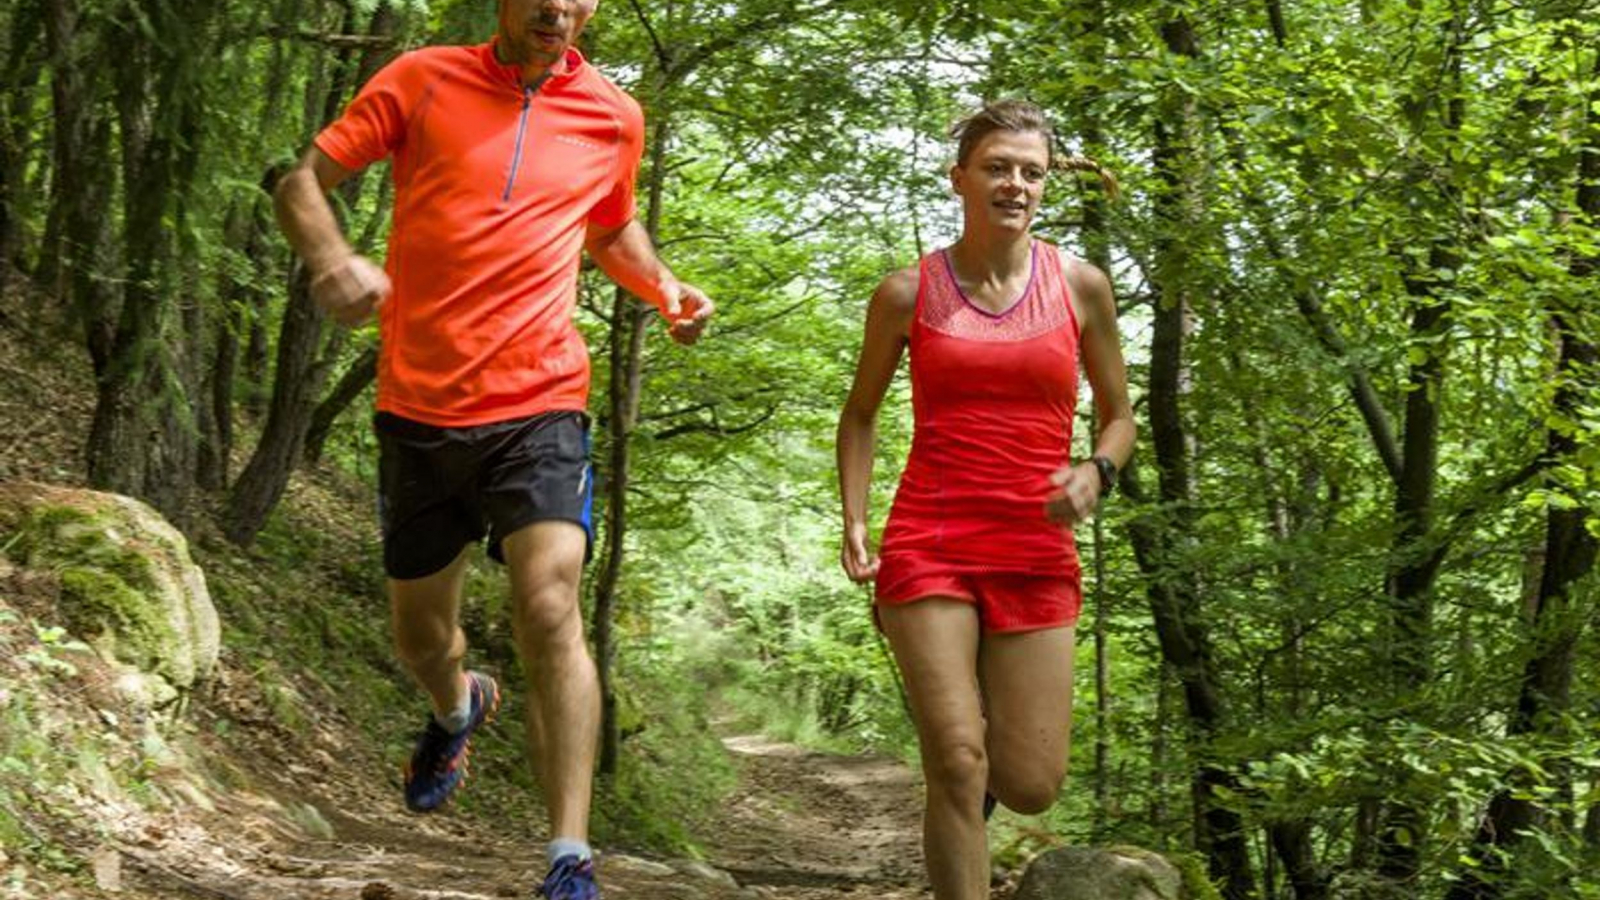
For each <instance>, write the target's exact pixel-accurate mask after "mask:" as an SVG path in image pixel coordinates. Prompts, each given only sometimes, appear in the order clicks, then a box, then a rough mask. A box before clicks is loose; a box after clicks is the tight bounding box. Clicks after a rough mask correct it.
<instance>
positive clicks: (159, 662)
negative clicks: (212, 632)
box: [61, 566, 178, 678]
mask: <svg viewBox="0 0 1600 900" xmlns="http://www.w3.org/2000/svg"><path fill="white" fill-rule="evenodd" d="M61 614H62V616H63V618H64V619H65V623H64V624H65V625H66V626H67V630H69V631H71V632H72V633H74V634H77V635H80V636H94V635H96V634H98V633H100V632H102V631H104V630H105V629H106V628H107V627H108V626H109V627H110V629H111V631H112V632H113V633H114V634H115V635H116V641H117V644H116V648H115V655H116V656H117V658H118V659H120V660H122V661H123V662H127V663H131V664H133V665H135V666H137V667H139V669H140V670H142V671H145V672H155V673H158V674H161V675H164V676H166V677H168V678H174V677H176V673H175V672H173V671H172V670H171V668H172V667H171V665H170V661H169V660H168V659H167V656H166V653H167V649H168V648H170V647H172V646H174V645H175V644H176V643H177V641H178V632H177V630H176V629H174V628H173V627H172V623H171V622H170V621H168V620H167V617H166V616H165V615H164V614H163V613H162V612H161V610H159V609H157V608H155V607H154V606H152V605H151V604H150V602H149V601H148V600H147V599H146V598H145V596H144V595H143V594H142V593H140V592H139V591H138V590H135V589H134V588H133V586H131V585H129V584H128V583H127V582H126V581H124V580H122V578H120V577H119V576H117V575H116V574H113V573H111V572H107V571H105V570H103V569H92V568H88V567H84V566H71V567H68V568H65V569H62V570H61Z"/></svg>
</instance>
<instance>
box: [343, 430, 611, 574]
mask: <svg viewBox="0 0 1600 900" xmlns="http://www.w3.org/2000/svg"><path fill="white" fill-rule="evenodd" d="M373 430H374V431H376V432H377V434H378V518H379V520H380V522H381V523H382V527H383V567H384V571H385V572H387V573H388V575H389V577H390V578H398V579H411V578H421V577H423V576H425V575H432V574H433V573H435V572H437V571H439V570H440V569H443V568H444V567H445V566H447V565H449V564H450V561H451V560H453V559H455V558H456V556H457V555H458V554H459V553H460V552H461V548H462V547H464V546H466V545H467V544H469V543H473V542H476V541H479V540H482V539H483V537H484V535H485V534H487V535H488V537H489V555H490V556H491V557H493V558H494V559H496V560H498V561H500V562H505V556H504V555H503V554H502V552H501V549H500V542H501V541H502V540H504V539H505V537H506V535H508V534H511V533H512V532H514V531H516V530H517V529H519V528H522V527H524V526H526V525H528V524H530V523H533V522H541V521H551V520H555V521H569V522H574V523H576V524H578V525H581V526H582V527H583V530H584V533H585V535H587V537H588V539H589V549H590V550H591V551H592V549H593V545H594V527H593V524H592V520H591V511H592V499H593V470H592V469H591V467H590V465H589V418H588V416H586V415H584V414H583V413H581V412H570V411H560V412H549V413H541V414H539V415H536V416H532V417H530V418H526V419H516V420H513V421H509V422H494V423H492V424H489V425H475V426H472V427H469V428H440V427H438V426H435V425H425V424H423V423H421V422H415V421H412V420H410V419H405V418H401V417H400V416H397V415H394V414H393V413H386V412H380V413H378V414H377V416H376V417H374V419H373Z"/></svg>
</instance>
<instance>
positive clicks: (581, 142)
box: [556, 134, 600, 150]
mask: <svg viewBox="0 0 1600 900" xmlns="http://www.w3.org/2000/svg"><path fill="white" fill-rule="evenodd" d="M556 140H558V141H560V142H561V143H563V144H571V145H573V146H574V147H583V148H584V149H586V150H599V149H600V145H599V144H596V143H595V142H594V141H590V140H585V139H584V138H581V137H573V136H572V135H570V134H558V135H556Z"/></svg>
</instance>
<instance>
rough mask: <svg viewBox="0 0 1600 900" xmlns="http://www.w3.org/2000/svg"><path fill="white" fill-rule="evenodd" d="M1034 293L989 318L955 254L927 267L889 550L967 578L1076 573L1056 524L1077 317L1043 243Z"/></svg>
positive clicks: (1074, 379) (1072, 553) (1067, 445)
mask: <svg viewBox="0 0 1600 900" xmlns="http://www.w3.org/2000/svg"><path fill="white" fill-rule="evenodd" d="M1032 254H1033V263H1032V268H1033V271H1032V274H1031V276H1030V277H1029V279H1028V286H1027V287H1026V288H1025V289H1024V290H1023V292H1022V296H1021V297H1019V298H1018V299H1017V300H1016V302H1014V303H1013V304H1012V305H1011V306H1010V307H1009V308H1007V309H1006V310H1005V311H1004V312H1001V313H991V312H988V311H986V310H984V309H981V308H980V307H978V306H976V305H974V304H973V303H972V301H971V300H969V299H967V297H966V295H965V294H964V293H963V292H962V290H961V287H960V285H959V284H958V283H957V282H956V279H955V273H954V270H953V269H952V268H951V264H950V256H949V251H948V250H940V251H936V252H933V253H930V254H928V255H927V256H924V257H923V258H922V260H921V262H920V264H919V267H920V278H919V280H918V284H917V300H916V314H915V316H914V317H913V319H912V323H911V343H910V351H911V403H912V410H913V413H914V416H915V424H916V427H915V431H914V433H913V436H912V441H911V457H910V459H908V460H907V461H906V469H905V473H904V474H903V475H902V476H901V478H900V488H899V490H898V492H897V493H896V494H895V500H894V506H893V508H892V509H891V510H890V512H889V522H888V525H887V526H886V527H885V528H884V535H883V545H882V553H883V554H884V555H889V554H895V553H917V554H922V555H927V556H929V557H931V559H932V561H936V562H939V563H942V564H948V565H949V566H950V567H951V568H953V569H956V570H959V571H1007V572H1025V573H1036V574H1064V573H1068V572H1076V570H1077V566H1078V554H1077V548H1076V547H1075V546H1074V544H1073V541H1072V531H1071V529H1069V528H1067V527H1065V526H1062V525H1058V524H1056V523H1054V522H1051V521H1050V520H1049V519H1046V518H1045V514H1044V504H1045V500H1046V499H1047V497H1048V496H1049V494H1050V493H1051V491H1052V490H1053V487H1054V486H1053V485H1052V484H1051V483H1050V475H1051V473H1053V472H1055V471H1056V470H1057V469H1059V468H1061V467H1062V466H1064V465H1067V464H1068V461H1069V455H1070V452H1071V448H1072V420H1073V412H1074V410H1075V408H1076V406H1077V400H1078V322H1077V318H1076V316H1074V315H1073V312H1072V303H1071V298H1070V294H1069V292H1068V288H1067V282H1066V278H1065V277H1064V275H1063V273H1062V269H1061V254H1060V253H1059V251H1057V250H1056V248H1055V247H1054V246H1053V245H1051V244H1048V243H1045V242H1044V241H1037V240H1036V241H1034V242H1033V248H1032Z"/></svg>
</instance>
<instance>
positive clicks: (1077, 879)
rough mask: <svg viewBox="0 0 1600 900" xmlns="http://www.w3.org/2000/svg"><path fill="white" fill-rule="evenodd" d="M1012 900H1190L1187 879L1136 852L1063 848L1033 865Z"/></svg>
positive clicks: (1157, 858)
mask: <svg viewBox="0 0 1600 900" xmlns="http://www.w3.org/2000/svg"><path fill="white" fill-rule="evenodd" d="M1013 900H1185V894H1184V891H1183V876H1182V873H1180V872H1179V871H1178V869H1177V867H1175V866H1173V864H1172V863H1170V862H1168V861H1167V860H1166V859H1164V858H1163V857H1162V856H1161V855H1160V854H1158V853H1152V852H1150V851H1148V850H1141V849H1138V848H1135V847H1111V848H1091V847H1061V848H1058V849H1055V850H1050V851H1048V852H1046V853H1043V854H1040V856H1039V857H1038V858H1037V859H1035V860H1034V861H1033V863H1032V864H1030V865H1029V866H1028V870H1027V872H1025V873H1024V874H1023V876H1022V883H1021V884H1020V885H1018V886H1017V893H1016V895H1015V896H1014V898H1013Z"/></svg>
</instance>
